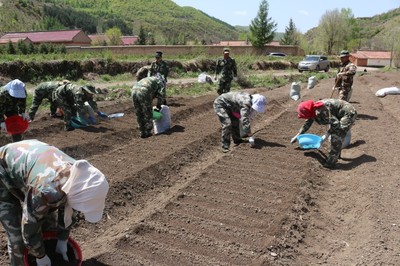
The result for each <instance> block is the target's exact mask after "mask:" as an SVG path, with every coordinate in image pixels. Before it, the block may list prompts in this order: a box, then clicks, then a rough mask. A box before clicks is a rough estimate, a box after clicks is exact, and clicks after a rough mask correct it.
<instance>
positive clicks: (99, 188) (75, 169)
mask: <svg viewBox="0 0 400 266" xmlns="http://www.w3.org/2000/svg"><path fill="white" fill-rule="evenodd" d="M108 188H109V185H108V182H107V180H106V178H105V176H104V175H103V174H102V173H101V172H100V171H99V170H98V169H97V168H95V167H94V166H92V165H91V164H90V163H89V162H88V161H86V160H78V161H75V163H74V164H73V165H72V166H71V174H70V176H69V179H68V181H67V182H66V183H65V184H64V186H63V187H62V188H61V189H62V190H63V191H64V192H65V194H67V204H66V205H65V213H64V224H65V227H68V226H69V225H70V224H71V222H72V212H73V210H72V209H74V210H77V211H80V212H82V213H83V214H84V215H85V220H86V221H88V222H91V223H96V222H98V221H100V219H101V217H102V216H103V210H104V206H105V203H104V202H105V199H106V196H107V192H108Z"/></svg>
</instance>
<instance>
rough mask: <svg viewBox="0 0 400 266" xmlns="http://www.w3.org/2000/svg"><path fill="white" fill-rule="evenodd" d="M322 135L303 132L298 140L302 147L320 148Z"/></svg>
mask: <svg viewBox="0 0 400 266" xmlns="http://www.w3.org/2000/svg"><path fill="white" fill-rule="evenodd" d="M321 140H322V137H321V136H318V135H314V134H301V135H299V136H298V137H297V142H298V143H299V146H300V148H302V149H305V150H307V149H318V148H319V147H321Z"/></svg>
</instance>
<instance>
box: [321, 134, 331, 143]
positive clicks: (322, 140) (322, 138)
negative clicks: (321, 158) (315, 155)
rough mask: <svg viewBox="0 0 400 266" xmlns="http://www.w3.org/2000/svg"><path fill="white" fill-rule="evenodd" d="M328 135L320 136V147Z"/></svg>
mask: <svg viewBox="0 0 400 266" xmlns="http://www.w3.org/2000/svg"><path fill="white" fill-rule="evenodd" d="M329 135H330V134H329V133H326V134H325V135H322V137H321V145H322V143H324V142H325V140H326V139H327V138H329Z"/></svg>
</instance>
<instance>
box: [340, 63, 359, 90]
mask: <svg viewBox="0 0 400 266" xmlns="http://www.w3.org/2000/svg"><path fill="white" fill-rule="evenodd" d="M356 72H357V67H356V65H354V64H353V63H352V62H351V61H347V62H346V63H344V64H342V66H341V69H340V70H339V72H338V73H342V74H343V76H341V77H340V80H338V82H339V84H338V85H339V87H342V88H351V86H353V77H354V75H355V74H356Z"/></svg>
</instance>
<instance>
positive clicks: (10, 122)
mask: <svg viewBox="0 0 400 266" xmlns="http://www.w3.org/2000/svg"><path fill="white" fill-rule="evenodd" d="M4 122H5V123H6V128H7V133H8V134H13V135H17V134H22V133H24V132H25V131H26V130H27V129H28V125H29V123H28V121H27V120H24V119H23V118H22V116H20V115H13V116H9V117H7V118H6V120H5V121H4Z"/></svg>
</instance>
